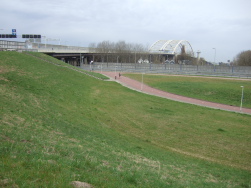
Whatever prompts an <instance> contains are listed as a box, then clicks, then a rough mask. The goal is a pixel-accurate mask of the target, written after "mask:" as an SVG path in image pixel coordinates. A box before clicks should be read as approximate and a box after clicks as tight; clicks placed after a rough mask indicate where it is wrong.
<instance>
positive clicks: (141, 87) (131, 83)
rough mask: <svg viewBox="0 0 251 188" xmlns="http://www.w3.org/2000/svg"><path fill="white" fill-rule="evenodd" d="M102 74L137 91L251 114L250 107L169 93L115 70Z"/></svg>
mask: <svg viewBox="0 0 251 188" xmlns="http://www.w3.org/2000/svg"><path fill="white" fill-rule="evenodd" d="M102 74H103V75H105V76H107V77H109V78H110V80H113V81H116V82H118V83H120V84H122V85H123V86H126V87H128V88H131V89H133V90H136V91H140V92H142V93H146V94H150V95H155V96H159V97H163V98H167V99H170V100H174V101H179V102H184V103H190V104H195V105H199V106H205V107H209V108H214V109H221V110H226V111H233V112H238V113H245V114H251V109H250V108H242V110H241V109H240V107H237V106H230V105H225V104H218V103H213V102H208V101H203V100H199V99H193V98H189V97H184V96H180V95H175V94H172V93H168V92H165V91H161V90H158V89H155V88H152V87H150V86H148V85H145V84H142V83H141V82H139V81H136V80H133V79H130V78H127V77H125V76H123V75H122V76H120V77H119V73H115V72H104V71H103V72H102ZM115 76H116V79H115Z"/></svg>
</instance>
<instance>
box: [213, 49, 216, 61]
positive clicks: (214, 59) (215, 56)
mask: <svg viewBox="0 0 251 188" xmlns="http://www.w3.org/2000/svg"><path fill="white" fill-rule="evenodd" d="M213 49H214V65H215V58H216V48H213Z"/></svg>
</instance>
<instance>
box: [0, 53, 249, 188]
mask: <svg viewBox="0 0 251 188" xmlns="http://www.w3.org/2000/svg"><path fill="white" fill-rule="evenodd" d="M38 55H39V54H38ZM45 58H51V57H45ZM53 61H56V63H61V64H62V65H65V66H66V67H65V66H56V65H53V64H50V63H47V62H44V61H41V60H39V59H37V58H34V57H30V56H28V55H26V54H22V53H16V52H0V84H1V85H0V86H1V87H0V94H1V96H0V104H1V107H0V112H1V113H0V114H1V117H0V130H1V131H0V142H1V145H0V154H1V156H0V157H1V158H0V187H15V186H18V187H20V188H21V187H25V188H27V187H71V186H70V182H71V181H83V182H88V183H90V184H92V185H93V186H95V187H109V188H110V187H175V188H176V187H250V186H251V181H250V179H251V165H250V159H251V150H250V141H251V136H250V135H251V127H250V126H251V125H250V115H245V114H237V113H231V112H225V111H221V110H213V109H208V108H203V107H198V106H195V105H189V104H183V103H178V102H174V101H170V100H166V99H163V98H159V97H154V96H149V95H145V94H142V93H139V92H136V91H133V90H130V89H128V88H125V87H122V86H121V85H119V84H117V83H116V82H106V81H102V80H98V79H95V78H93V77H90V76H88V75H85V74H82V73H80V72H77V71H73V70H72V69H69V68H67V67H68V65H66V64H63V63H62V62H59V61H57V60H53Z"/></svg>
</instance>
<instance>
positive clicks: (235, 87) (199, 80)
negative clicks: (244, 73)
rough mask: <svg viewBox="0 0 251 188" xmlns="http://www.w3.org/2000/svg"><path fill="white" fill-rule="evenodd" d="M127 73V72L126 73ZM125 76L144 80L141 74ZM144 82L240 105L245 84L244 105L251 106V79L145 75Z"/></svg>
mask: <svg viewBox="0 0 251 188" xmlns="http://www.w3.org/2000/svg"><path fill="white" fill-rule="evenodd" d="M124 75H125V74H124ZM125 76H127V77H130V78H132V79H135V80H138V81H140V82H141V81H142V75H141V74H126V75H125ZM144 83H145V84H147V85H149V86H152V87H154V88H157V89H160V90H163V91H167V92H170V93H174V94H178V95H182V96H187V97H191V98H196V99H202V100H206V101H211V102H216V103H221V104H228V105H233V106H240V102H241V95H242V89H241V87H240V86H244V100H243V107H246V108H251V80H250V79H249V80H244V79H242V80H236V79H230V78H229V79H225V78H216V77H214V78H207V77H188V76H166V75H148V74H145V75H144Z"/></svg>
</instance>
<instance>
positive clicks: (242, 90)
mask: <svg viewBox="0 0 251 188" xmlns="http://www.w3.org/2000/svg"><path fill="white" fill-rule="evenodd" d="M241 88H242V89H241V106H240V111H241V112H242V101H243V92H244V86H241Z"/></svg>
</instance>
